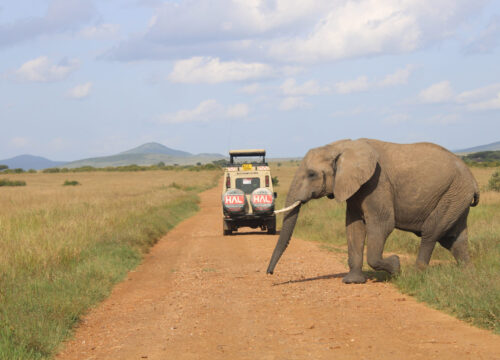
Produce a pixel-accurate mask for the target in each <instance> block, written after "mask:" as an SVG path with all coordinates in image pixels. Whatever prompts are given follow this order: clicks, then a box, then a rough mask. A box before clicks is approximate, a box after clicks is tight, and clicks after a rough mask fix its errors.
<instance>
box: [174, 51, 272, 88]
mask: <svg viewBox="0 0 500 360" xmlns="http://www.w3.org/2000/svg"><path fill="white" fill-rule="evenodd" d="M271 74H272V69H271V67H270V66H269V65H265V64H260V63H244V62H238V61H227V62H224V61H220V60H219V58H212V57H202V56H195V57H192V58H190V59H185V60H179V61H177V62H176V63H175V64H174V69H173V70H172V72H171V73H170V75H169V76H168V79H169V80H170V81H172V82H176V83H192V84H193V83H209V84H216V83H221V82H227V81H243V80H250V79H258V78H263V77H268V76H270V75H271Z"/></svg>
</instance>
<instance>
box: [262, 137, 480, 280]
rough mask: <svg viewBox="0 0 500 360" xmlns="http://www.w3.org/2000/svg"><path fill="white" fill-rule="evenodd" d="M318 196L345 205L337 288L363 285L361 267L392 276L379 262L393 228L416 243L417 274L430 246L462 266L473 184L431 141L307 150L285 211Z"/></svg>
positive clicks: (278, 251)
mask: <svg viewBox="0 0 500 360" xmlns="http://www.w3.org/2000/svg"><path fill="white" fill-rule="evenodd" d="M323 196H328V197H329V198H335V199H336V200H337V201H339V202H341V201H346V200H347V212H346V235H347V246H348V256H349V273H348V274H347V275H346V276H345V277H344V279H343V281H344V283H364V282H365V281H366V279H365V276H364V275H363V273H362V272H361V268H362V266H363V250H364V246H365V242H366V246H367V261H368V264H369V265H370V266H371V267H372V268H373V269H375V270H385V271H388V272H389V273H391V274H394V273H397V272H398V271H399V268H400V266H399V257H398V256H396V255H392V256H389V257H387V258H384V257H382V252H383V249H384V245H385V241H386V239H387V237H388V236H389V234H390V233H391V232H392V231H393V230H394V228H396V229H400V230H405V231H410V232H413V233H415V234H416V235H417V236H420V237H421V243H420V249H419V251H418V256H417V266H418V267H419V268H425V267H426V266H427V265H428V264H429V261H430V258H431V255H432V251H433V250H434V246H435V245H436V242H439V243H440V244H441V245H442V246H444V247H445V248H446V249H448V250H450V251H451V253H452V254H453V256H454V257H455V259H456V260H457V262H458V263H465V264H467V263H468V262H469V251H468V245H467V215H468V213H469V207H470V206H476V205H477V203H478V202H479V190H478V186H477V183H476V180H475V179H474V177H473V176H472V174H471V172H470V170H469V169H468V168H467V166H466V165H465V164H464V163H463V161H462V160H461V159H460V158H458V157H457V156H456V155H454V154H452V153H451V152H449V151H447V150H446V149H444V148H442V147H440V146H438V145H435V144H431V143H417V144H394V143H387V142H383V141H378V140H371V139H359V140H354V141H352V140H340V141H337V142H334V143H331V144H328V145H325V146H322V147H319V148H315V149H311V150H310V151H309V152H308V153H307V154H306V156H305V158H304V159H303V160H302V163H301V164H300V167H299V169H298V170H297V172H296V174H295V177H294V179H293V181H292V184H291V186H290V189H289V192H288V197H287V199H286V206H289V205H291V204H293V203H294V202H295V201H300V202H301V203H302V204H304V203H306V202H308V201H309V200H310V199H318V198H321V197H323ZM299 211H300V206H298V207H296V208H295V209H294V210H292V211H290V212H289V213H288V214H287V215H286V216H285V218H284V220H283V228H282V230H281V233H280V237H279V239H278V242H277V244H276V247H275V249H274V252H273V255H272V258H271V261H270V263H269V267H268V269H267V273H268V274H272V273H273V271H274V267H275V266H276V264H277V262H278V260H279V259H280V257H281V255H282V254H283V252H284V251H285V249H286V247H287V246H288V243H289V241H290V237H291V236H292V233H293V229H294V227H295V223H296V221H297V217H298V215H299Z"/></svg>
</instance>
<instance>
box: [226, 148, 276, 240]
mask: <svg viewBox="0 0 500 360" xmlns="http://www.w3.org/2000/svg"><path fill="white" fill-rule="evenodd" d="M275 198H276V193H275V192H273V182H272V178H271V170H270V168H269V165H268V164H267V162H266V150H262V149H258V150H257V149H255V150H231V151H229V164H228V165H227V166H226V167H225V169H224V185H223V188H222V210H223V219H222V223H223V224H222V225H223V229H224V235H230V234H231V233H232V232H233V231H238V228H240V227H243V226H246V227H251V228H253V229H256V228H260V229H261V230H262V231H265V230H267V232H268V233H269V234H275V233H276V215H275V214H274V200H275Z"/></svg>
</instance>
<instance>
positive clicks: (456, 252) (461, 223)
mask: <svg viewBox="0 0 500 360" xmlns="http://www.w3.org/2000/svg"><path fill="white" fill-rule="evenodd" d="M468 213H469V209H467V210H466V211H465V212H464V214H463V215H462V216H461V217H460V219H459V220H458V221H457V223H456V225H455V226H453V228H452V229H451V230H450V231H449V232H448V234H447V235H446V236H444V237H443V238H441V239H439V243H440V244H441V246H443V247H444V248H446V249H448V250H450V252H451V253H452V255H453V257H454V258H455V260H456V261H457V263H459V264H465V265H466V264H468V263H469V262H470V256H469V246H468V234H467V215H468Z"/></svg>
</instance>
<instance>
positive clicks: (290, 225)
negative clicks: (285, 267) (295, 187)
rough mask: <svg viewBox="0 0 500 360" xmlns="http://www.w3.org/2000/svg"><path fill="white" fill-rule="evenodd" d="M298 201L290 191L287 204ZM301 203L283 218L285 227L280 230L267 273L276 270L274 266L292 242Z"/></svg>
mask: <svg viewBox="0 0 500 360" xmlns="http://www.w3.org/2000/svg"><path fill="white" fill-rule="evenodd" d="M295 201H296V198H295V196H293V193H292V192H289V194H288V196H287V199H286V206H290V205H291V204H293V203H294V202H295ZM299 210H300V205H299V206H297V207H295V208H293V209H292V210H291V211H290V212H289V213H287V214H286V215H285V218H284V219H283V227H282V229H281V232H280V237H279V239H278V242H277V243H276V247H275V248H274V251H273V255H272V257H271V261H270V262H269V266H268V267H267V273H268V274H272V273H273V272H274V267H275V266H276V264H277V263H278V261H279V259H280V257H281V255H283V252H284V251H285V249H286V248H287V246H288V243H289V242H290V238H291V237H292V233H293V229H294V228H295V224H296V222H297V218H298V216H299Z"/></svg>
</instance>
